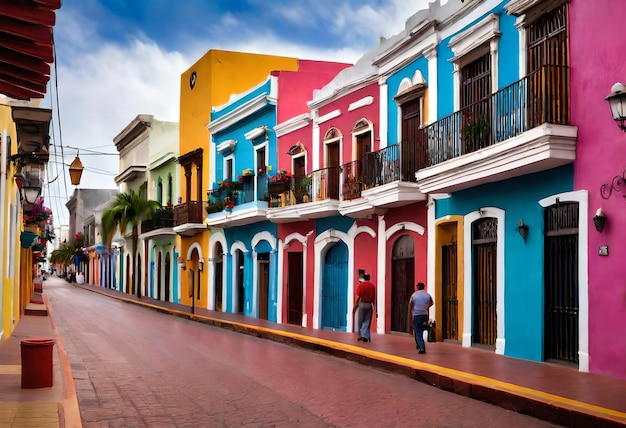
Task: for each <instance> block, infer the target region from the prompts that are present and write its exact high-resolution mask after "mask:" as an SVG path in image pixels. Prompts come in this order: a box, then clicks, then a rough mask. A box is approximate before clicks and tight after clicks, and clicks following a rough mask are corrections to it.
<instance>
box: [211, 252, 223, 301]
mask: <svg viewBox="0 0 626 428" xmlns="http://www.w3.org/2000/svg"><path fill="white" fill-rule="evenodd" d="M213 272H214V276H213V283H214V284H215V290H214V293H215V294H214V297H215V310H216V311H220V312H221V311H223V310H224V309H223V307H222V294H223V293H222V289H223V286H224V280H223V278H224V250H223V249H222V244H220V243H217V244H216V245H215V269H214V270H213Z"/></svg>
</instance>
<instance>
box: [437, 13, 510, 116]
mask: <svg viewBox="0 0 626 428" xmlns="http://www.w3.org/2000/svg"><path fill="white" fill-rule="evenodd" d="M501 34H502V33H500V23H499V18H498V16H497V15H496V14H494V13H492V14H490V15H488V16H486V17H485V18H484V19H483V20H481V21H479V22H478V23H476V24H475V25H474V26H472V27H470V28H468V29H467V30H465V31H463V32H462V33H459V34H457V35H456V36H454V37H453V38H452V39H451V40H450V43H448V46H449V47H450V49H452V53H453V54H454V56H453V57H452V58H451V59H450V62H452V63H453V64H454V111H458V110H459V109H460V108H461V76H460V71H461V68H463V66H464V65H466V64H468V63H469V62H470V61H472V60H474V59H475V56H476V52H477V50H478V49H480V48H481V47H483V46H484V45H485V44H486V43H489V53H490V58H491V93H495V92H497V91H498V40H499V38H500V35H501Z"/></svg>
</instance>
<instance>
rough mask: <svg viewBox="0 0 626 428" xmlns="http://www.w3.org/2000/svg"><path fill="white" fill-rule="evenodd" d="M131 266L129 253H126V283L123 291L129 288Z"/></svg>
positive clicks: (127, 290) (126, 291)
mask: <svg viewBox="0 0 626 428" xmlns="http://www.w3.org/2000/svg"><path fill="white" fill-rule="evenodd" d="M131 268H132V266H131V264H130V254H126V284H124V292H125V293H129V288H130V270H131ZM130 291H131V292H133V293H134V292H135V291H134V290H130Z"/></svg>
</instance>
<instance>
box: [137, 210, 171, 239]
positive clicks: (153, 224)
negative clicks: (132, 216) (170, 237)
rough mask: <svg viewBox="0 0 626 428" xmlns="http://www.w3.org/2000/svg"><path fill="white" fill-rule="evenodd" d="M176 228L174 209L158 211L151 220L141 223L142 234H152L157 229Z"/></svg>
mask: <svg viewBox="0 0 626 428" xmlns="http://www.w3.org/2000/svg"><path fill="white" fill-rule="evenodd" d="M167 227H174V209H173V208H165V209H162V210H157V211H156V212H155V213H154V215H153V216H152V218H151V219H149V220H144V221H142V222H141V233H147V232H152V231H153V230H156V229H164V228H167Z"/></svg>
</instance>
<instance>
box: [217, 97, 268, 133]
mask: <svg viewBox="0 0 626 428" xmlns="http://www.w3.org/2000/svg"><path fill="white" fill-rule="evenodd" d="M268 104H270V100H269V98H268V95H267V94H265V93H262V94H259V95H257V96H256V97H254V98H253V99H251V100H250V101H247V102H245V103H243V104H242V105H241V106H239V107H237V108H236V109H235V110H233V111H232V112H230V113H227V114H225V115H224V116H221V117H219V118H217V119H215V120H212V121H211V122H210V123H208V124H207V125H206V128H207V129H208V130H209V132H210V133H211V134H215V133H218V132H221V131H223V130H225V129H226V128H229V127H230V126H233V125H234V124H236V123H237V122H240V121H242V120H243V119H245V118H247V117H248V116H251V115H252V114H254V113H256V112H257V111H259V110H261V109H262V108H263V107H265V106H267V105H268Z"/></svg>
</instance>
